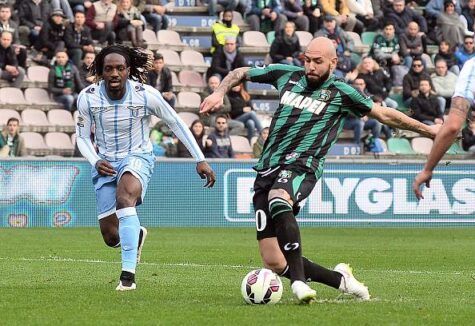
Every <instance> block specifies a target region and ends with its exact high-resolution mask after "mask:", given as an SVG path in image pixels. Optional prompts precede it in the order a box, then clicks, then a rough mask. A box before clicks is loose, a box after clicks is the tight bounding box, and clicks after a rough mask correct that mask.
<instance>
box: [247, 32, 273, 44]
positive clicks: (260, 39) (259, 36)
mask: <svg viewBox="0 0 475 326" xmlns="http://www.w3.org/2000/svg"><path fill="white" fill-rule="evenodd" d="M242 43H243V46H251V47H263V46H267V47H268V46H269V43H268V42H267V39H266V37H265V35H264V34H263V33H262V32H259V31H247V32H244V33H243V34H242Z"/></svg>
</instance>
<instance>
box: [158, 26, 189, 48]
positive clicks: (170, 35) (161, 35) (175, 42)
mask: <svg viewBox="0 0 475 326" xmlns="http://www.w3.org/2000/svg"><path fill="white" fill-rule="evenodd" d="M157 41H158V44H159V45H160V46H161V47H167V48H169V47H178V48H180V49H183V48H184V47H185V44H183V42H182V41H181V38H180V34H178V33H177V32H175V31H172V30H169V29H161V30H159V31H158V33H157Z"/></svg>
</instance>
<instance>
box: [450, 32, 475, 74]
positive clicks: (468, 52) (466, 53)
mask: <svg viewBox="0 0 475 326" xmlns="http://www.w3.org/2000/svg"><path fill="white" fill-rule="evenodd" d="M474 56H475V46H474V44H473V36H468V35H467V36H465V37H464V39H463V45H461V46H459V47H458V48H457V51H455V58H456V59H457V65H458V66H459V69H462V67H463V65H464V64H465V62H466V61H467V60H468V59H470V58H472V57H474Z"/></svg>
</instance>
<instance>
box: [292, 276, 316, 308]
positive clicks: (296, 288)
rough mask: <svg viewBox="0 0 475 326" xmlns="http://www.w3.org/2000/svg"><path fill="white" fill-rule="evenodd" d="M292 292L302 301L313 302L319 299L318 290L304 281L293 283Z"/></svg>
mask: <svg viewBox="0 0 475 326" xmlns="http://www.w3.org/2000/svg"><path fill="white" fill-rule="evenodd" d="M292 292H293V293H294V294H295V296H296V297H297V299H298V300H299V302H300V303H312V302H313V301H315V300H316V299H317V292H315V290H313V289H311V288H310V286H308V285H307V284H306V283H304V282H302V281H295V282H294V283H292Z"/></svg>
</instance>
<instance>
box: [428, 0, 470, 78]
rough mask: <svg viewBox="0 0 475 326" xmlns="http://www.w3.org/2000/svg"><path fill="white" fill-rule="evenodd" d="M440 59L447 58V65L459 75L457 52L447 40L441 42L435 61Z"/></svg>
mask: <svg viewBox="0 0 475 326" xmlns="http://www.w3.org/2000/svg"><path fill="white" fill-rule="evenodd" d="M474 1H475V0H474ZM440 59H443V60H445V62H446V63H447V67H448V68H449V70H450V71H451V72H453V73H454V74H456V75H457V76H458V75H459V73H460V68H459V66H458V65H457V58H456V57H455V54H454V52H453V51H452V47H451V46H450V43H449V42H447V41H441V42H440V44H439V52H438V53H437V54H436V55H435V58H434V62H437V61H438V60H440Z"/></svg>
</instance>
